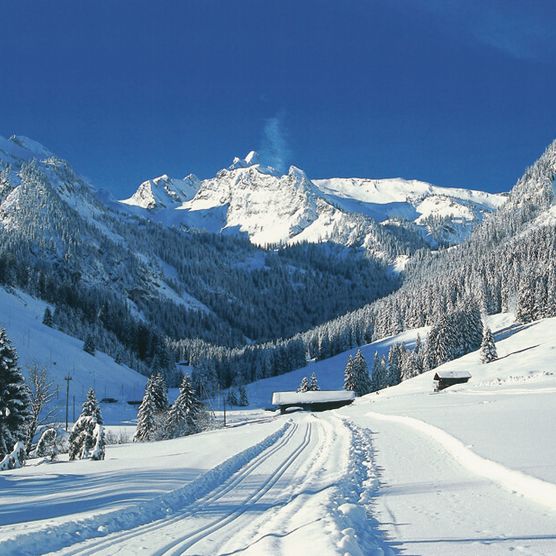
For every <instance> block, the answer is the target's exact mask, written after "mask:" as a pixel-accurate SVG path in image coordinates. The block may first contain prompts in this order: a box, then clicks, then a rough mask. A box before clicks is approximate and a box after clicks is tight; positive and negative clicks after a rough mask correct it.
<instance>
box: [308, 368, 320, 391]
mask: <svg viewBox="0 0 556 556" xmlns="http://www.w3.org/2000/svg"><path fill="white" fill-rule="evenodd" d="M309 390H310V391H311V392H317V391H318V390H320V387H319V382H318V380H317V373H315V372H313V374H311V381H310V383H309Z"/></svg>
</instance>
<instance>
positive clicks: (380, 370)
mask: <svg viewBox="0 0 556 556" xmlns="http://www.w3.org/2000/svg"><path fill="white" fill-rule="evenodd" d="M387 386H388V367H387V365H386V359H385V358H384V356H382V357H381V356H380V355H379V354H378V352H375V357H374V362H373V374H372V375H371V385H370V388H371V392H376V391H377V390H382V389H383V388H386V387H387Z"/></svg>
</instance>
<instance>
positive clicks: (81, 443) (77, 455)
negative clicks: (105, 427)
mask: <svg viewBox="0 0 556 556" xmlns="http://www.w3.org/2000/svg"><path fill="white" fill-rule="evenodd" d="M96 426H97V422H96V419H95V418H94V417H93V416H91V415H81V416H80V417H79V419H77V421H76V422H75V424H74V425H73V427H72V429H71V433H70V437H69V451H68V455H69V459H70V461H73V460H75V459H86V458H88V457H89V454H90V452H91V449H92V448H93V446H94V445H95V437H94V434H95V428H96Z"/></svg>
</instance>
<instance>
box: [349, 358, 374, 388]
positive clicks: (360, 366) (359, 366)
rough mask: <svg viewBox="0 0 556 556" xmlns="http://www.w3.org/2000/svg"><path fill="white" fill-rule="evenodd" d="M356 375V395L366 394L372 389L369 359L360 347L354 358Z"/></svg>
mask: <svg viewBox="0 0 556 556" xmlns="http://www.w3.org/2000/svg"><path fill="white" fill-rule="evenodd" d="M353 367H354V375H355V380H356V384H357V386H356V389H355V395H356V396H364V395H365V394H368V393H369V392H370V391H371V381H370V378H369V369H368V367H367V361H366V360H365V357H364V356H363V354H362V353H361V350H360V349H358V350H357V353H356V354H355V357H354V358H353Z"/></svg>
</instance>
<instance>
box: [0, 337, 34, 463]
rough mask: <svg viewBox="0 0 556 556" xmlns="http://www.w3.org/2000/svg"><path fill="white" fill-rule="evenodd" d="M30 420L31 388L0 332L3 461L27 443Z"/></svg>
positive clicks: (0, 418)
mask: <svg viewBox="0 0 556 556" xmlns="http://www.w3.org/2000/svg"><path fill="white" fill-rule="evenodd" d="M30 418H31V400H30V397H29V389H28V388H27V385H26V384H25V381H24V379H23V375H22V374H21V371H20V370H19V367H18V364H17V353H16V351H15V349H14V348H12V346H11V343H10V340H9V339H8V337H7V336H6V331H5V330H4V329H1V330H0V459H2V458H3V457H4V456H6V455H8V454H9V453H11V451H12V448H13V447H14V445H15V444H16V443H17V442H18V441H20V440H24V439H25V437H26V435H27V428H28V425H29V421H30Z"/></svg>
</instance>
